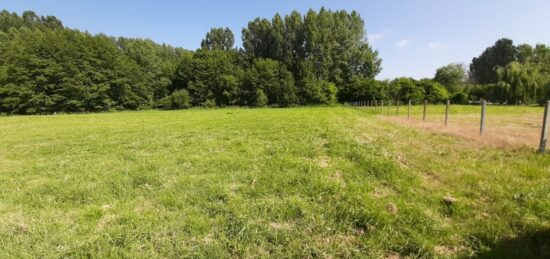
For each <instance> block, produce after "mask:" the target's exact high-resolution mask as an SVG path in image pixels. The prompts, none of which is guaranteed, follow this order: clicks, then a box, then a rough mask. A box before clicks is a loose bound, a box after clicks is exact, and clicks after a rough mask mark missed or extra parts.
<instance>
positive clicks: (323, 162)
mask: <svg viewBox="0 0 550 259" xmlns="http://www.w3.org/2000/svg"><path fill="white" fill-rule="evenodd" d="M329 162H330V158H329V157H327V156H323V157H320V158H319V161H318V162H317V164H318V165H319V167H321V168H327V167H328V166H329Z"/></svg>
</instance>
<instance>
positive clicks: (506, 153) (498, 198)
mask: <svg viewBox="0 0 550 259" xmlns="http://www.w3.org/2000/svg"><path fill="white" fill-rule="evenodd" d="M415 109H416V108H415ZM457 109H458V107H457ZM463 109H465V110H467V109H474V108H468V107H465V108H463ZM510 109H511V110H512V111H514V114H516V115H520V116H524V115H525V114H526V113H528V114H532V115H533V117H536V116H538V115H537V114H538V113H539V112H540V109H537V108H525V109H528V111H523V110H522V109H523V108H517V110H516V109H513V108H510ZM464 113H467V112H464ZM415 114H417V112H415ZM510 114H512V113H510ZM415 116H417V115H415ZM465 117H466V118H467V117H468V116H465ZM430 118H431V116H430ZM465 120H466V119H465ZM454 122H456V121H455V120H454V119H452V123H454ZM434 123H435V122H434ZM0 132H2V134H1V136H0V138H1V139H0V140H1V141H0V258H14V257H43V258H52V257H100V258H103V257H128V258H150V257H207V258H229V257H268V256H270V257H382V258H384V257H386V258H399V257H400V256H401V257H406V256H409V257H487V258H491V257H493V258H502V257H519V256H521V257H522V258H528V257H549V256H550V155H538V154H536V153H535V152H534V149H532V148H519V149H505V148H504V149H503V148H499V147H494V146H488V145H482V144H480V143H478V142H477V141H476V140H475V139H470V138H463V137H460V136H457V135H452V134H451V135H449V134H442V133H439V132H437V131H430V130H422V129H420V128H417V127H410V126H408V125H407V124H405V123H399V122H398V123H396V122H395V121H391V120H387V119H384V118H383V117H382V116H379V115H374V114H372V113H369V112H368V111H365V110H359V109H350V108H344V107H327V108H292V109H215V110H186V111H174V112H161V111H143V112H123V113H106V114H87V115H57V116H14V117H2V118H0ZM539 134H540V132H539ZM444 197H448V198H449V197H452V198H453V199H456V200H454V201H451V202H447V203H446V202H444Z"/></svg>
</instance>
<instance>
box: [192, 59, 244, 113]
mask: <svg viewBox="0 0 550 259" xmlns="http://www.w3.org/2000/svg"><path fill="white" fill-rule="evenodd" d="M236 55H237V53H236V52H232V51H222V50H199V51H197V52H196V53H195V54H194V55H193V59H192V63H191V73H189V76H190V78H187V79H182V80H187V81H188V85H187V87H186V89H187V90H188V91H189V94H190V95H191V98H192V100H193V102H192V103H193V104H194V105H201V106H210V105H212V104H213V105H218V106H227V105H237V104H239V101H240V100H239V87H240V81H241V78H242V76H243V71H242V68H241V67H239V66H238V65H237V63H236Z"/></svg>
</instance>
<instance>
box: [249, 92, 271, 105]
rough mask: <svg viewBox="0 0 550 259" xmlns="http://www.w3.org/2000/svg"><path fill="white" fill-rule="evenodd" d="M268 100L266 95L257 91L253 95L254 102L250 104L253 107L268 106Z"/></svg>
mask: <svg viewBox="0 0 550 259" xmlns="http://www.w3.org/2000/svg"><path fill="white" fill-rule="evenodd" d="M268 102H269V100H268V99H267V95H265V93H264V91H263V90H262V89H257V90H256V92H255V95H254V102H253V103H252V105H253V106H255V107H264V106H266V105H267V104H268Z"/></svg>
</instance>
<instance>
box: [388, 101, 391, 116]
mask: <svg viewBox="0 0 550 259" xmlns="http://www.w3.org/2000/svg"><path fill="white" fill-rule="evenodd" d="M390 107H391V100H388V114H387V115H388V116H390Z"/></svg>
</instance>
